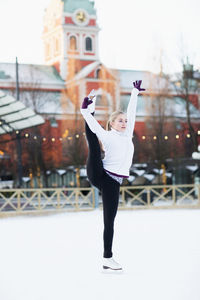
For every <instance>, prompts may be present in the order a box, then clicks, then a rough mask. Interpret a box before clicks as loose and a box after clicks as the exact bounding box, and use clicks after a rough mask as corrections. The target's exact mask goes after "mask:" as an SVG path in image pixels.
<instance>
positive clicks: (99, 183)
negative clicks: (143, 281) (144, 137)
mask: <svg viewBox="0 0 200 300" xmlns="http://www.w3.org/2000/svg"><path fill="white" fill-rule="evenodd" d="M141 84H142V80H139V81H135V82H133V85H134V88H133V90H132V93H131V98H130V101H129V104H128V108H127V114H125V113H124V112H122V111H116V112H114V113H112V114H111V116H110V118H109V120H108V124H107V129H108V130H104V129H103V128H102V127H101V125H100V124H99V123H98V122H97V121H96V120H95V118H94V103H95V101H94V99H93V98H94V95H92V96H89V97H85V98H84V101H83V103H82V107H81V114H82V115H83V118H84V119H85V121H86V123H85V131H86V138H87V141H88V146H89V153H88V160H87V176H88V179H89V181H90V182H91V184H92V185H94V186H95V187H97V188H98V189H99V190H100V191H101V193H102V202H103V217H104V233H103V240H104V253H103V269H104V270H114V271H122V267H121V266H120V264H118V263H117V262H116V261H115V260H114V259H113V253H112V242H113V233H114V220H115V216H116V213H117V208H118V202H119V191H120V184H121V183H122V181H123V178H128V177H129V169H130V167H131V164H132V159H133V153H134V147H133V143H132V136H133V130H134V125H135V115H136V106H137V98H138V97H137V96H138V94H139V92H141V91H144V90H145V89H142V88H141ZM98 139H99V140H100V141H101V143H102V145H103V149H104V152H105V157H104V159H103V160H102V159H101V149H100V144H99V140H98Z"/></svg>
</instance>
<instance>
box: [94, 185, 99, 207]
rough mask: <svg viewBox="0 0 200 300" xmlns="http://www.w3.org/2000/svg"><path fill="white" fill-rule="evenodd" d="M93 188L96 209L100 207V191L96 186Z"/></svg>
mask: <svg viewBox="0 0 200 300" xmlns="http://www.w3.org/2000/svg"><path fill="white" fill-rule="evenodd" d="M93 188H94V208H98V207H99V190H98V188H96V187H95V186H93Z"/></svg>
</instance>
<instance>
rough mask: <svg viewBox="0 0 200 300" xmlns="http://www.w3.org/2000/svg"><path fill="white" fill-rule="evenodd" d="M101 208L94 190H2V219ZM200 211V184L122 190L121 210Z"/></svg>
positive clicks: (98, 197)
mask: <svg viewBox="0 0 200 300" xmlns="http://www.w3.org/2000/svg"><path fill="white" fill-rule="evenodd" d="M95 207H102V199H101V195H100V194H99V193H98V192H97V189H94V188H92V187H91V188H43V189H1V190H0V217H1V216H6V215H10V214H11V215H16V214H23V213H25V214H27V213H43V212H44V213H47V212H55V211H57V212H63V211H81V210H92V209H94V208H95ZM138 208H140V209H141V208H142V209H146V208H200V184H196V185H195V184H182V185H154V186H152V185H151V186H121V188H120V199H119V209H138Z"/></svg>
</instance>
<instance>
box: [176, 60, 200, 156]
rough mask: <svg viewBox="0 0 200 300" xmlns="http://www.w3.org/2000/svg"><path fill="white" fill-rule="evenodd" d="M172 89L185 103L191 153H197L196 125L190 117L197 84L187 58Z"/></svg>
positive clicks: (197, 87)
mask: <svg viewBox="0 0 200 300" xmlns="http://www.w3.org/2000/svg"><path fill="white" fill-rule="evenodd" d="M174 87H175V90H176V93H177V95H178V96H179V97H181V98H182V99H183V100H184V102H185V109H186V122H187V126H188V131H189V134H190V137H191V146H192V149H190V150H191V152H194V151H197V147H198V135H197V130H196V128H197V125H198V124H199V120H198V124H195V123H196V122H195V120H194V119H193V117H192V108H193V105H192V100H191V99H192V96H194V95H196V97H198V93H199V88H200V85H199V82H198V80H197V79H195V77H194V70H193V65H191V64H190V63H189V59H188V58H187V62H186V64H185V63H183V72H182V73H181V74H178V75H177V78H176V79H175V80H174Z"/></svg>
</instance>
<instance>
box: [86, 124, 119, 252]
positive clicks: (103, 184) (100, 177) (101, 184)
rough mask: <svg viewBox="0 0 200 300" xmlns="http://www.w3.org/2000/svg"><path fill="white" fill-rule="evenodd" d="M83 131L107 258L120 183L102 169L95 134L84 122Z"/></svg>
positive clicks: (88, 172)
mask: <svg viewBox="0 0 200 300" xmlns="http://www.w3.org/2000/svg"><path fill="white" fill-rule="evenodd" d="M85 132H86V137H87V141H88V145H89V153H88V160H87V175H88V179H89V181H90V182H91V183H92V184H93V185H94V186H95V187H97V188H98V189H99V190H100V191H101V193H102V200H103V219H104V232H103V240H104V253H103V256H104V257H106V258H109V257H112V241H113V234H114V219H115V216H116V213H117V208H118V203H119V188H120V184H119V183H118V182H117V181H116V180H114V179H112V178H111V177H110V176H109V175H108V174H107V173H106V172H105V171H104V169H103V163H102V159H101V149H100V145H99V141H98V138H97V136H96V134H94V133H93V132H92V131H91V130H90V128H89V127H88V125H87V123H85Z"/></svg>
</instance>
